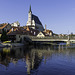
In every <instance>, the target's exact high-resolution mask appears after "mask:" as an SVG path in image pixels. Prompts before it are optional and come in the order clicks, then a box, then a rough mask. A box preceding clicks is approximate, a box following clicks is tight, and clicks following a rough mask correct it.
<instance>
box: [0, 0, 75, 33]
mask: <svg viewBox="0 0 75 75" xmlns="http://www.w3.org/2000/svg"><path fill="white" fill-rule="evenodd" d="M30 4H31V8H32V13H33V14H34V15H36V16H38V17H39V19H40V21H41V22H42V24H43V26H44V27H45V24H46V25H47V29H50V30H52V31H53V32H54V33H58V34H61V33H64V34H68V31H69V33H71V32H73V33H74V34H75V0H0V24H1V23H5V22H8V23H13V22H15V21H19V22H20V24H21V26H25V25H26V23H27V19H28V11H29V7H30Z"/></svg>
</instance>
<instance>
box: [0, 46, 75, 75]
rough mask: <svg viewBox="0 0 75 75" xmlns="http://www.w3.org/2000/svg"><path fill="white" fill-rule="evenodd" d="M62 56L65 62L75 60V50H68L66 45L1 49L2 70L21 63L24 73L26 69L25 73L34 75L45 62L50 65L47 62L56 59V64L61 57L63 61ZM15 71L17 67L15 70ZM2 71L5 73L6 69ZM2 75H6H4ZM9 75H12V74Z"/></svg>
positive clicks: (24, 74) (0, 64)
mask: <svg viewBox="0 0 75 75" xmlns="http://www.w3.org/2000/svg"><path fill="white" fill-rule="evenodd" d="M61 56H63V57H64V59H63V60H67V59H68V60H72V59H71V58H72V56H73V57H74V58H75V48H73V49H68V48H67V47H66V46H65V45H56V46H55V45H45V46H43V45H42V46H31V47H20V48H19V47H14V48H10V47H9V48H3V49H2V48H1V49H0V69H1V68H2V67H5V69H6V70H7V68H9V67H10V66H11V65H10V64H12V63H13V64H14V65H19V64H17V63H19V62H21V65H20V70H21V69H22V71H24V69H26V70H25V71H27V74H33V73H35V72H38V71H37V70H38V69H39V67H40V66H41V65H42V64H43V62H44V66H45V65H46V64H48V63H47V61H50V60H52V59H54V62H55V59H57V60H58V58H59V57H60V60H61V59H62V57H61ZM20 60H22V61H20ZM22 62H24V64H25V65H23V64H22ZM21 66H23V67H24V68H22V67H21ZM47 67H48V65H47ZM15 69H16V67H15V68H14V70H15ZM2 71H4V69H3V70H2ZM2 71H1V72H2ZM45 71H46V70H45ZM4 72H5V73H6V72H7V71H4ZM11 72H12V71H11ZM16 72H17V73H18V72H19V70H17V71H16ZM8 73H9V71H8ZM21 74H22V72H21ZM2 75H4V74H3V73H2ZM8 75H11V73H10V74H8ZM14 75H16V73H14ZM22 75H26V72H25V73H24V72H23V74H22ZM39 75H41V74H39Z"/></svg>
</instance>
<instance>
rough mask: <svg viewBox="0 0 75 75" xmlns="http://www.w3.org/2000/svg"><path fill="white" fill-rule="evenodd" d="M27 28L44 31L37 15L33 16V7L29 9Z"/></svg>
mask: <svg viewBox="0 0 75 75" xmlns="http://www.w3.org/2000/svg"><path fill="white" fill-rule="evenodd" d="M26 26H29V27H30V28H33V29H37V30H39V31H43V30H44V28H43V25H42V23H41V21H40V20H39V18H38V17H37V16H36V15H33V14H32V11H31V6H30V9H29V13H28V21H27V24H26Z"/></svg>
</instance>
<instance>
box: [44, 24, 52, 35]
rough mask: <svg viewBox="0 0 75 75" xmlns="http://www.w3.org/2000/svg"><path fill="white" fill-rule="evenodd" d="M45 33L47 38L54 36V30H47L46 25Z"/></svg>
mask: <svg viewBox="0 0 75 75" xmlns="http://www.w3.org/2000/svg"><path fill="white" fill-rule="evenodd" d="M43 32H44V33H45V35H46V36H53V32H52V30H48V29H46V25H45V30H44V31H43Z"/></svg>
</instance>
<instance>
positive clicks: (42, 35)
mask: <svg viewBox="0 0 75 75" xmlns="http://www.w3.org/2000/svg"><path fill="white" fill-rule="evenodd" d="M37 37H45V35H44V34H43V33H42V32H40V33H39V34H38V35H37Z"/></svg>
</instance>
